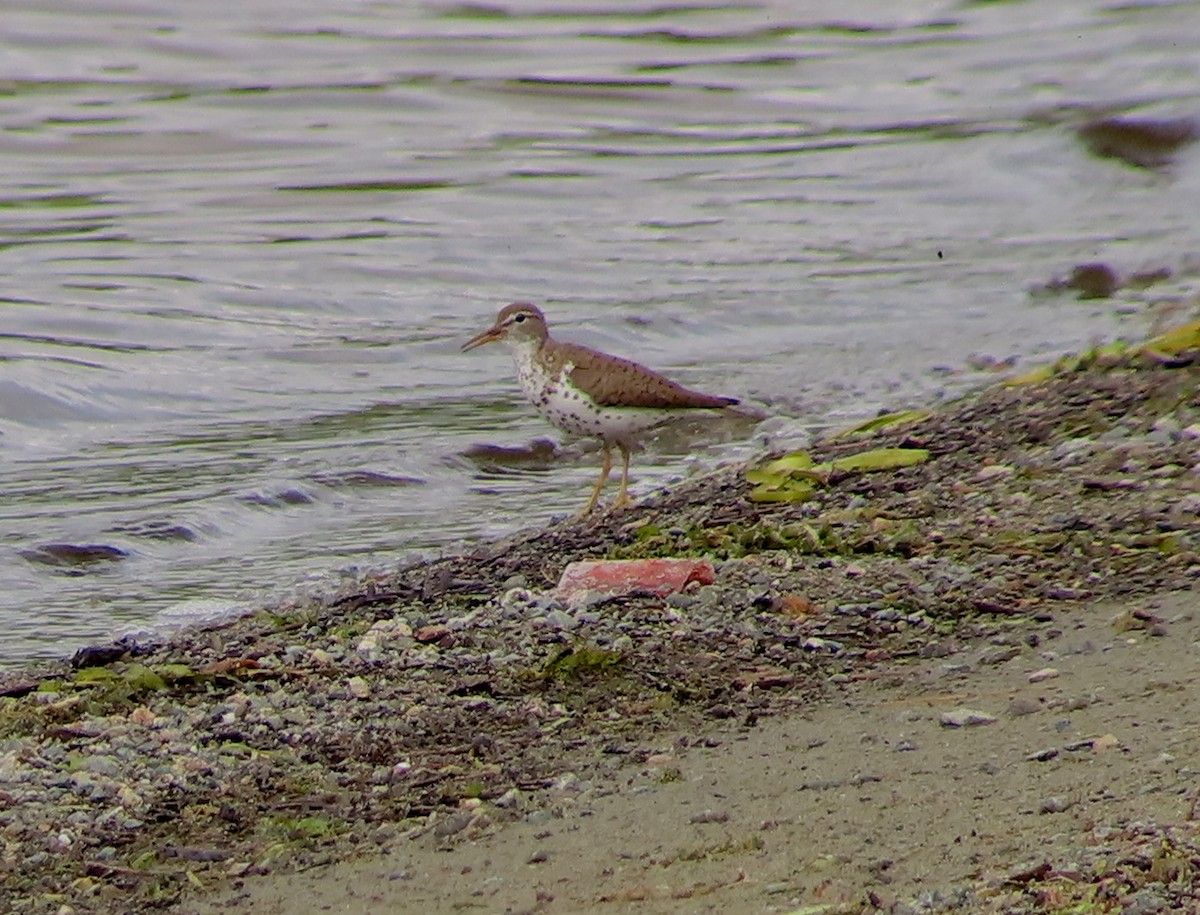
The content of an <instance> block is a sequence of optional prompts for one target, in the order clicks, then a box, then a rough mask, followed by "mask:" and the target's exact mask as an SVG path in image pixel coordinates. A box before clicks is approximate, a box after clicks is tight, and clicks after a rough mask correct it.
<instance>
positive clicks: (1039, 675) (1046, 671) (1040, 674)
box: [1029, 667, 1058, 683]
mask: <svg viewBox="0 0 1200 915" xmlns="http://www.w3.org/2000/svg"><path fill="white" fill-rule="evenodd" d="M1057 676H1058V669H1057V668H1054V667H1043V668H1042V669H1041V670H1035V671H1034V672H1033V673H1031V674H1030V675H1029V682H1030V683H1041V682H1042V681H1043V680H1053V679H1054V678H1055V677H1057Z"/></svg>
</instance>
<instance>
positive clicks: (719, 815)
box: [688, 810, 729, 824]
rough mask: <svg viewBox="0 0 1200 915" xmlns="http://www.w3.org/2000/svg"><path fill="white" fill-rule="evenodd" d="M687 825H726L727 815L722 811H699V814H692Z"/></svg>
mask: <svg viewBox="0 0 1200 915" xmlns="http://www.w3.org/2000/svg"><path fill="white" fill-rule="evenodd" d="M688 822H689V823H697V824H699V823H727V822H729V814H728V813H726V812H725V811H724V810H701V811H700V812H699V813H696V814H693V815H692V816H691V818H690V819H689V820H688Z"/></svg>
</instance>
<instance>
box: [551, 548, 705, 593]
mask: <svg viewBox="0 0 1200 915" xmlns="http://www.w3.org/2000/svg"><path fill="white" fill-rule="evenodd" d="M713 578H714V575H713V566H712V563H711V562H709V561H708V560H707V559H609V560H598V561H589V562H573V563H571V564H570V565H569V566H567V567H566V568H565V569H564V570H563V573H562V578H560V579H559V580H558V586H557V587H556V588H555V589H554V596H555V597H557V598H558V599H559V600H562V601H565V602H566V603H571V602H572V601H573V600H574V599H575V598H577V597H579V596H580V595H582V594H584V593H586V592H588V591H592V592H596V593H600V594H631V593H633V592H634V591H648V592H650V593H651V594H655V595H657V596H658V597H666V596H667V595H668V594H672V593H674V592H675V591H682V590H683V588H684V586H685V585H687V584H688V583H689V582H693V581H698V582H700V584H702V585H711V584H712V583H713Z"/></svg>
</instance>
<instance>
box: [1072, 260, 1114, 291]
mask: <svg viewBox="0 0 1200 915" xmlns="http://www.w3.org/2000/svg"><path fill="white" fill-rule="evenodd" d="M1067 285H1068V286H1069V287H1070V288H1072V289H1078V290H1079V297H1080V298H1081V299H1108V298H1111V297H1112V295H1113V293H1115V292H1116V291H1117V290H1118V289H1119V288H1120V286H1121V279H1120V277H1118V276H1117V272H1116V271H1115V270H1113V268H1112V267H1110V266H1108V264H1079V265H1078V266H1077V267H1075V269H1074V270H1072V271H1071V278H1070V279H1069V280H1067Z"/></svg>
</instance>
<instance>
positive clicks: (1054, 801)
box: [1038, 797, 1074, 813]
mask: <svg viewBox="0 0 1200 915" xmlns="http://www.w3.org/2000/svg"><path fill="white" fill-rule="evenodd" d="M1073 806H1074V802H1073V801H1069V800H1067V799H1066V798H1062V797H1048V798H1046V799H1045V800H1044V801H1042V804H1041V806H1040V807H1038V813H1063V812H1064V811H1066V810H1069V809H1070V808H1071V807H1073Z"/></svg>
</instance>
